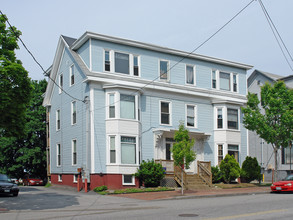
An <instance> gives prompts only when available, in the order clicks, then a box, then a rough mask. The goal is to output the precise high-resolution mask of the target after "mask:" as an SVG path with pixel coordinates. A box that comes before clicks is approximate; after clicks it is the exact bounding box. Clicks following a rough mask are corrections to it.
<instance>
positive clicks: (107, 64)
mask: <svg viewBox="0 0 293 220" xmlns="http://www.w3.org/2000/svg"><path fill="white" fill-rule="evenodd" d="M103 57H104V59H103V60H104V65H103V67H104V68H103V70H104V72H111V70H112V69H113V68H112V65H113V64H112V63H113V62H112V61H111V58H112V56H111V50H108V49H104V56H103Z"/></svg>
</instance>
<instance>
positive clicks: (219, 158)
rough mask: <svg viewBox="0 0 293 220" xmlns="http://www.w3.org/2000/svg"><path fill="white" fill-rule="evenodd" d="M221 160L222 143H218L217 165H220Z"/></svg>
mask: <svg viewBox="0 0 293 220" xmlns="http://www.w3.org/2000/svg"><path fill="white" fill-rule="evenodd" d="M222 160H223V145H222V144H218V165H220V163H221V162H222Z"/></svg>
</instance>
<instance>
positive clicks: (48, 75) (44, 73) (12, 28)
mask: <svg viewBox="0 0 293 220" xmlns="http://www.w3.org/2000/svg"><path fill="white" fill-rule="evenodd" d="M0 13H1V15H2V16H3V17H4V18H5V20H6V22H7V23H8V25H9V27H10V28H11V30H12V32H13V33H14V35H15V37H16V38H17V39H19V40H20V42H21V44H22V45H23V47H24V48H25V50H26V51H27V52H28V53H29V54H30V56H31V57H32V58H33V60H34V61H35V63H36V64H37V65H38V66H39V67H40V68H41V70H42V71H43V75H44V76H47V77H48V78H49V79H50V80H52V81H53V83H54V84H55V85H56V86H57V87H58V88H59V89H60V90H61V91H63V92H64V93H65V94H66V95H68V96H69V97H70V98H72V99H74V100H77V101H81V102H84V100H81V99H78V98H76V97H74V96H72V95H70V94H69V93H68V92H66V91H65V90H64V89H63V88H62V87H61V86H59V85H58V83H56V81H55V80H54V79H52V78H51V76H50V74H47V73H46V71H45V70H44V68H43V66H42V65H41V64H40V63H39V62H38V61H37V59H36V58H35V56H34V55H33V54H32V52H31V51H30V50H29V49H28V48H27V46H26V45H25V43H24V42H23V40H22V39H21V38H20V36H18V35H17V33H16V32H15V30H14V27H13V26H12V25H11V24H10V22H9V20H8V18H7V16H6V15H4V14H3V13H2V11H1V10H0Z"/></svg>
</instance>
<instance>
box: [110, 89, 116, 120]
mask: <svg viewBox="0 0 293 220" xmlns="http://www.w3.org/2000/svg"><path fill="white" fill-rule="evenodd" d="M109 118H115V94H109Z"/></svg>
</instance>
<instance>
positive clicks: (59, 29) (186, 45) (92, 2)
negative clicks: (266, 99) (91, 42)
mask: <svg viewBox="0 0 293 220" xmlns="http://www.w3.org/2000/svg"><path fill="white" fill-rule="evenodd" d="M250 1H251V0H241V1H239V0H238V1H235V0H221V1H219V0H180V1H175V0H156V1H154V0H148V1H138V0H123V1H119V0H107V1H101V0H84V1H77V0H50V1H40V0H26V1H21V0H9V1H3V2H2V3H1V6H0V9H1V11H2V12H3V13H4V14H6V15H7V17H8V19H9V21H10V23H11V24H12V25H14V26H15V27H17V28H18V29H19V30H20V31H22V36H21V38H22V40H23V41H24V42H25V44H26V45H27V47H28V48H29V49H30V50H31V52H32V53H33V54H34V55H35V57H36V59H37V60H38V61H39V62H40V64H41V65H42V66H43V67H44V68H45V69H47V68H48V67H49V66H50V65H51V64H52V62H53V59H54V55H55V51H56V47H57V43H58V40H59V37H60V35H61V34H62V35H65V36H69V37H74V38H78V37H80V36H81V35H82V34H83V33H84V32H85V31H91V32H96V33H100V34H106V35H111V36H115V37H121V38H126V39H131V40H136V41H141V42H146V43H151V44H156V45H160V46H165V47H169V48H173V49H178V50H184V51H186V52H191V51H193V50H194V49H195V48H196V47H197V46H199V45H200V44H201V43H202V42H204V41H205V40H206V39H207V38H209V37H210V36H211V35H212V34H214V33H215V32H216V31H217V30H218V29H219V28H220V27H221V26H222V25H224V24H225V23H226V22H227V21H228V20H230V19H231V18H232V17H233V16H234V15H235V14H236V13H237V12H239V11H240V10H241V9H242V8H243V7H244V6H246V5H247V4H248V3H249V2H250ZM262 1H263V3H264V5H265V7H266V9H267V11H268V12H269V14H270V16H271V18H272V20H273V22H274V24H275V26H276V27H277V29H278V31H279V33H280V35H281V36H282V38H283V41H284V42H285V44H286V46H287V48H288V50H289V52H290V53H291V55H293V41H292V39H293V28H292V21H293V13H292V9H293V1H292V0H278V1H276V0H262ZM195 53H198V54H202V55H206V56H212V57H217V58H221V59H226V60H231V61H235V62H240V63H245V64H249V65H253V66H254V69H259V70H262V71H266V72H270V73H274V74H278V75H283V76H287V75H292V74H293V72H292V70H291V69H290V67H289V65H288V64H287V62H286V60H285V58H284V57H283V55H282V52H281V50H280V49H279V46H278V44H277V42H276V40H275V38H274V35H273V34H272V32H271V30H270V27H269V25H268V23H267V21H266V18H265V16H264V14H263V12H262V10H261V7H260V4H259V2H258V1H254V2H253V3H252V4H251V5H250V6H249V7H248V8H246V10H245V11H243V12H242V13H241V14H240V15H239V16H238V17H237V18H236V19H235V20H233V21H232V23H230V24H229V25H228V26H226V27H225V28H224V29H223V30H222V31H221V32H219V33H218V34H217V35H216V36H215V37H214V38H212V39H211V40H210V41H209V42H207V43H206V44H204V45H203V46H202V47H201V48H200V49H199V50H197V51H196V52H195ZM17 57H18V59H20V60H21V61H22V62H23V65H24V67H25V68H26V69H27V70H28V71H29V75H30V77H31V78H32V79H43V78H44V77H43V73H42V70H41V69H40V68H39V67H38V66H37V64H36V63H35V62H34V61H33V60H32V58H31V57H30V55H29V54H28V53H27V52H26V51H25V49H24V48H23V46H22V45H20V50H19V51H18V52H17ZM288 59H290V58H288ZM290 64H291V66H292V67H293V61H290ZM250 72H251V71H250ZM250 72H249V73H250Z"/></svg>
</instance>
